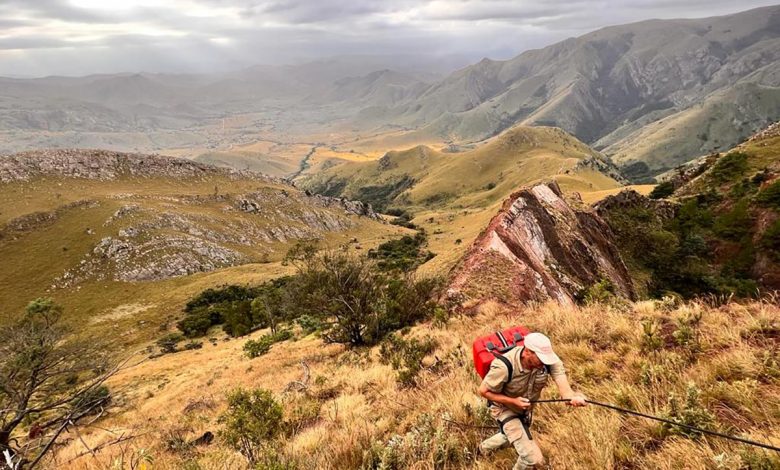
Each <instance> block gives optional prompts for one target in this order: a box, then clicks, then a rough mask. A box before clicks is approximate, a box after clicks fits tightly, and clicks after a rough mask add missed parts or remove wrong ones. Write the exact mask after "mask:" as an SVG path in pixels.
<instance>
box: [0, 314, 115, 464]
mask: <svg viewBox="0 0 780 470" xmlns="http://www.w3.org/2000/svg"><path fill="white" fill-rule="evenodd" d="M61 317H62V307H60V306H59V305H57V304H55V303H54V302H53V301H52V300H51V299H36V300H34V301H33V302H31V303H30V304H29V305H28V306H27V309H26V311H25V313H24V315H23V316H22V318H21V319H20V320H19V321H18V322H17V323H16V324H14V325H11V326H9V327H5V328H3V329H2V331H0V455H2V454H5V453H7V454H8V455H9V456H10V458H11V460H12V461H13V465H16V466H18V467H20V468H21V467H24V468H33V467H35V466H36V465H38V464H39V463H40V462H41V461H42V459H43V458H44V456H45V455H46V454H47V453H48V452H49V451H50V450H51V449H52V447H53V446H54V444H55V442H56V441H57V439H58V438H59V437H60V435H61V434H62V433H63V432H64V431H65V429H66V428H68V427H73V426H77V425H78V424H79V421H80V420H81V419H82V418H84V417H86V416H88V415H90V414H93V413H94V412H95V411H96V410H99V409H101V407H103V406H105V405H106V404H107V403H108V402H109V400H110V395H109V393H108V389H107V388H106V387H105V386H104V385H103V383H104V382H105V381H106V380H107V379H108V378H109V377H110V376H111V375H113V374H114V373H116V371H117V370H118V368H117V367H113V368H112V367H110V366H109V362H108V360H107V358H106V357H105V355H104V354H102V353H101V352H100V351H101V350H103V351H104V350H105V349H103V348H100V345H97V344H95V343H94V342H77V341H71V340H69V338H68V336H67V330H66V329H65V328H64V327H63V326H62V325H61V322H60V320H61ZM21 426H29V429H28V430H27V435H28V436H30V437H35V439H34V440H33V439H26V438H25V437H24V435H23V434H21V433H19V428H20V427H21Z"/></svg>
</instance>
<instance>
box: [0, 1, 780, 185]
mask: <svg viewBox="0 0 780 470" xmlns="http://www.w3.org/2000/svg"><path fill="white" fill-rule="evenodd" d="M778 51H780V6H771V7H765V8H758V9H754V10H750V11H745V12H742V13H737V14H732V15H727V16H721V17H713V18H703V19H681V20H648V21H642V22H639V23H633V24H627V25H620V26H612V27H607V28H603V29H600V30H598V31H594V32H592V33H588V34H585V35H583V36H580V37H577V38H570V39H566V40H564V41H561V42H559V43H556V44H552V45H550V46H548V47H545V48H542V49H538V50H529V51H526V52H523V53H522V54H520V55H518V56H517V57H515V58H512V59H509V60H503V61H498V60H490V59H483V60H482V61H480V62H478V63H476V64H473V65H469V66H466V67H464V68H461V69H459V70H456V71H454V72H451V73H449V71H450V70H452V69H453V68H454V67H456V66H459V65H461V64H462V63H463V62H462V59H456V58H448V59H446V60H436V59H433V58H430V57H428V58H427V59H426V58H424V56H408V57H395V58H381V57H379V58H378V57H340V58H334V59H330V60H322V61H317V62H311V63H307V64H300V65H291V66H256V67H252V68H249V69H245V70H241V71H236V72H220V73H215V74H212V75H172V74H145V73H141V74H117V75H96V76H87V77H47V78H41V79H10V78H4V79H0V135H2V136H3V143H2V144H0V151H4V152H14V151H21V150H27V149H30V148H40V147H101V148H109V149H113V150H122V151H163V152H166V153H167V152H173V153H175V154H177V155H181V156H187V157H191V158H194V157H197V156H199V155H201V154H204V153H206V152H211V151H215V150H229V148H230V147H231V146H232V145H233V144H235V143H243V144H247V143H250V142H252V141H256V140H259V139H263V138H266V139H271V140H276V141H282V142H284V143H286V144H297V143H303V142H305V143H316V142H321V143H324V144H328V145H332V146H336V147H338V146H340V145H345V142H346V141H347V139H346V138H345V135H350V136H354V135H358V136H362V137H368V136H377V135H379V136H381V135H395V134H398V133H402V134H403V135H404V138H403V139H402V140H401V141H399V142H402V144H389V145H391V147H383V148H377V149H376V150H381V151H382V153H383V152H384V151H388V150H402V149H403V148H408V146H409V145H407V144H409V143H411V144H414V143H424V142H429V141H437V142H440V143H444V144H446V143H455V144H461V145H463V144H468V143H470V142H478V141H482V140H485V139H487V138H490V137H492V136H495V135H497V134H499V133H500V132H502V131H503V130H505V129H508V128H510V127H512V126H515V125H518V124H521V125H527V126H528V125H531V126H533V125H542V126H554V127H560V128H562V129H563V130H565V131H567V132H569V133H571V134H573V135H574V136H575V137H577V138H578V139H579V140H581V141H583V142H585V143H586V144H588V145H591V146H592V147H594V148H595V149H596V150H599V151H601V152H602V153H603V154H604V155H606V156H607V157H608V158H610V159H612V161H613V162H614V163H616V164H617V165H619V166H620V167H621V169H622V171H623V173H624V174H625V175H626V176H628V177H629V178H630V179H632V180H634V181H647V180H649V179H650V178H651V177H653V176H655V175H657V174H659V173H662V172H664V171H666V170H669V169H671V168H673V167H675V166H677V165H679V164H681V163H684V162H686V161H688V160H690V159H693V158H695V157H698V156H700V155H704V154H707V153H711V152H713V151H717V150H719V149H726V148H730V147H732V146H733V145H735V144H737V143H739V142H740V141H742V140H744V139H745V138H746V137H747V136H749V135H750V134H751V133H753V132H755V131H756V130H758V129H760V128H763V127H764V126H766V125H767V124H769V123H771V122H774V121H776V120H778V119H780V91H779V90H780V62H779V61H778V55H779V54H780V52H778ZM448 73H449V74H448ZM312 136H316V140H314V139H312ZM401 145H407V147H402V146H401ZM306 153H307V151H303V152H301V151H299V150H297V149H295V150H289V152H288V154H285V155H284V158H285V159H287V160H288V161H289V162H290V163H287V164H284V165H277V166H279V167H280V168H284V169H279V170H278V172H279V173H278V174H279V176H285V175H290V174H293V173H294V172H295V171H294V168H295V167H296V166H297V163H298V162H300V161H302V160H303V159H304V158H305V156H306ZM380 155H381V153H380ZM253 158H255V159H256V160H264V159H266V160H267V159H275V158H276V156H274V155H269V154H266V153H262V152H260V153H257V154H256V155H254V156H253ZM217 160H219V161H220V162H221V164H226V165H231V164H232V163H231V161H230V159H225V158H219V159H217ZM246 164H247V161H246V156H245V155H243V156H242V157H241V159H240V160H239V161H238V162H236V163H235V166H241V165H246ZM249 165H250V166H253V167H260V168H266V167H268V165H265V166H263V165H254V164H251V162H250V163H249ZM284 172H287V173H284Z"/></svg>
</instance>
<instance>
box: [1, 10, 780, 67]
mask: <svg viewBox="0 0 780 470" xmlns="http://www.w3.org/2000/svg"><path fill="white" fill-rule="evenodd" d="M776 3H777V1H776V0H775V1H753V0H742V1H740V2H735V1H733V0H660V1H650V0H623V1H618V0H614V1H613V0H604V1H579V0H533V1H529V0H484V1H482V0H433V1H425V0H420V1H412V0H289V1H287V0H166V1H152V0H116V1H112V0H0V75H4V76H43V75H51V74H61V75H86V74H90V73H107V72H120V71H125V72H137V71H148V72H208V71H223V70H227V69H237V68H241V67H246V66H249V65H254V64H260V63H295V62H301V61H305V60H310V59H316V58H325V57H328V56H333V55H352V54H380V55H384V54H420V53H425V54H431V55H451V54H455V55H460V56H465V57H468V58H469V60H478V59H479V58H481V57H490V58H494V59H505V58H509V57H513V56H515V55H517V54H519V53H520V52H522V51H524V50H526V49H533V48H538V47H542V46H545V45H548V44H551V43H553V42H556V41H559V40H562V39H565V38H567V37H572V36H579V35H581V34H584V33H586V32H588V31H592V30H594V29H598V28H600V27H603V26H608V25H614V24H622V23H629V22H633V21H639V20H644V19H650V18H698V17H706V16H715V15H722V14H728V13H734V12H736V11H741V10H747V9H750V8H754V7H758V6H765V5H772V4H776Z"/></svg>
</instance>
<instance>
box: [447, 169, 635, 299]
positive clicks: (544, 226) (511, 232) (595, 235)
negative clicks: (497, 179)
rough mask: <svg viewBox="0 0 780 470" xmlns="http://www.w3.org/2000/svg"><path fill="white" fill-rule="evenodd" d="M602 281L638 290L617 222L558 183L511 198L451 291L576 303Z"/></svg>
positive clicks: (628, 293) (626, 292)
mask: <svg viewBox="0 0 780 470" xmlns="http://www.w3.org/2000/svg"><path fill="white" fill-rule="evenodd" d="M601 280H608V281H609V282H610V283H611V285H612V286H613V289H614V291H615V293H616V294H618V295H621V296H623V297H627V298H633V297H634V288H633V284H632V281H631V278H630V276H629V273H628V270H627V268H626V266H625V264H624V263H623V260H622V259H621V258H620V255H619V253H618V250H617V248H616V246H615V244H614V241H613V237H612V232H611V230H610V228H609V226H608V225H607V224H606V223H605V222H604V221H603V220H602V219H601V218H600V217H599V216H598V215H597V214H595V213H594V212H592V211H585V210H577V209H573V208H572V207H571V206H570V205H569V204H568V203H567V202H566V201H565V200H564V198H563V193H562V192H561V189H560V187H559V186H558V184H557V183H554V182H553V183H548V184H540V185H537V186H534V187H532V188H529V189H522V190H520V191H518V192H515V193H514V194H512V195H511V196H510V197H509V198H508V199H507V200H506V201H505V202H504V204H503V206H502V208H501V210H500V211H499V213H498V214H497V215H496V216H495V217H494V218H493V219H492V220H491V221H490V223H489V224H488V226H487V228H486V229H485V230H484V231H483V232H482V234H481V235H480V236H479V237H478V238H477V239H476V240H475V241H474V243H473V244H472V246H471V247H470V248H469V250H468V252H467V254H466V256H465V257H464V259H463V261H462V262H461V263H460V265H459V266H458V267H456V269H455V270H454V272H453V275H452V278H451V283H450V288H449V293H450V295H452V296H455V297H461V298H465V299H471V300H476V301H478V302H479V301H484V300H489V299H490V300H497V301H500V302H506V303H508V304H518V303H525V302H528V301H546V300H554V301H557V302H559V303H560V304H563V305H573V304H574V303H575V300H576V298H577V297H578V296H579V294H580V293H581V292H582V291H583V289H585V288H588V287H590V286H591V285H593V284H595V283H597V282H599V281H601Z"/></svg>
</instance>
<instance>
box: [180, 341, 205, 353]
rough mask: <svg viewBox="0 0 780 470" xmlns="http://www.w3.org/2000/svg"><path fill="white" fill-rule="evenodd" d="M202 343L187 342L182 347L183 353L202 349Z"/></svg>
mask: <svg viewBox="0 0 780 470" xmlns="http://www.w3.org/2000/svg"><path fill="white" fill-rule="evenodd" d="M202 348H203V343H202V342H200V341H187V343H186V344H185V345H184V350H185V351H191V350H193V349H202Z"/></svg>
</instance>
